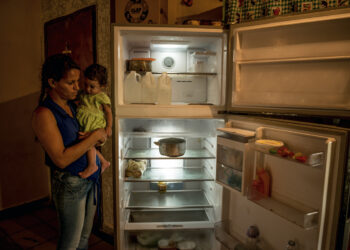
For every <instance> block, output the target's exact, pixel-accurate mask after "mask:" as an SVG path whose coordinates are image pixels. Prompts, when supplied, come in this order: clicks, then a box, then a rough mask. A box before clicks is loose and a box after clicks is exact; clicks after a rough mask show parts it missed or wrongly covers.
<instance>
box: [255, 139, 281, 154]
mask: <svg viewBox="0 0 350 250" xmlns="http://www.w3.org/2000/svg"><path fill="white" fill-rule="evenodd" d="M283 145H284V143H283V142H282V141H276V140H267V139H259V140H256V141H255V146H256V147H257V148H259V149H261V150H265V151H267V152H268V151H269V150H271V149H277V148H280V147H282V146H283Z"/></svg>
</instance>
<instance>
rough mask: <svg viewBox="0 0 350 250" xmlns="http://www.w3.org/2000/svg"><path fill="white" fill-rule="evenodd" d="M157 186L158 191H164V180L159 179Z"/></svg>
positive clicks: (165, 186) (165, 185)
mask: <svg viewBox="0 0 350 250" xmlns="http://www.w3.org/2000/svg"><path fill="white" fill-rule="evenodd" d="M158 188H159V192H165V191H166V188H167V184H166V182H163V181H159V182H158Z"/></svg>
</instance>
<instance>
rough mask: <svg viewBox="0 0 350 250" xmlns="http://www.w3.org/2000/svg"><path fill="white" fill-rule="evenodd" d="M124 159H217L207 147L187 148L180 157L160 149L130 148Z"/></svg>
mask: <svg viewBox="0 0 350 250" xmlns="http://www.w3.org/2000/svg"><path fill="white" fill-rule="evenodd" d="M124 159H215V156H214V155H213V154H211V153H210V152H209V151H208V150H207V149H204V148H203V149H187V150H186V153H185V154H184V155H182V156H179V157H168V156H164V155H161V154H160V153H159V149H157V148H152V149H129V150H128V151H127V152H126V155H125V156H124Z"/></svg>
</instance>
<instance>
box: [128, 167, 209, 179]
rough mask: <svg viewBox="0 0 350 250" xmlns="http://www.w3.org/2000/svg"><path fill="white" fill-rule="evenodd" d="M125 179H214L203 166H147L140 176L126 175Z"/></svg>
mask: <svg viewBox="0 0 350 250" xmlns="http://www.w3.org/2000/svg"><path fill="white" fill-rule="evenodd" d="M125 181H129V182H151V181H164V182H167V181H214V178H213V177H212V176H211V175H210V174H209V173H208V171H207V170H205V169H204V168H197V167H196V168H195V167H193V168H190V167H188V168H147V170H146V171H145V172H144V173H143V175H142V176H141V177H140V178H134V177H127V178H125Z"/></svg>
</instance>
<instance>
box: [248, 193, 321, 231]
mask: <svg viewBox="0 0 350 250" xmlns="http://www.w3.org/2000/svg"><path fill="white" fill-rule="evenodd" d="M248 199H249V200H251V201H252V202H254V203H256V204H257V205H259V206H261V207H263V208H265V209H267V210H269V211H271V212H272V213H275V214H277V215H279V216H281V217H282V218H284V219H286V220H288V221H290V222H292V223H294V224H296V225H298V226H300V227H302V228H303V229H314V228H317V226H318V219H319V212H318V211H317V210H316V209H313V208H310V207H306V206H303V205H302V204H297V206H291V205H289V204H285V203H283V202H280V201H279V200H276V199H274V198H271V197H263V196H262V195H261V194H260V193H259V192H258V191H255V190H253V189H251V188H250V189H249V191H248Z"/></svg>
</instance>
